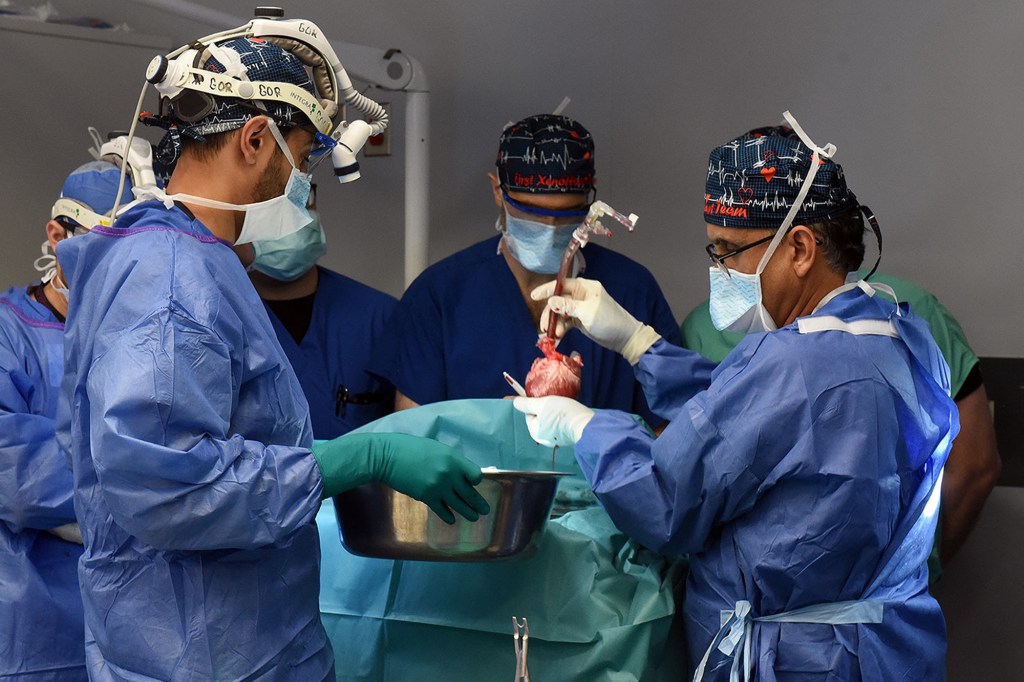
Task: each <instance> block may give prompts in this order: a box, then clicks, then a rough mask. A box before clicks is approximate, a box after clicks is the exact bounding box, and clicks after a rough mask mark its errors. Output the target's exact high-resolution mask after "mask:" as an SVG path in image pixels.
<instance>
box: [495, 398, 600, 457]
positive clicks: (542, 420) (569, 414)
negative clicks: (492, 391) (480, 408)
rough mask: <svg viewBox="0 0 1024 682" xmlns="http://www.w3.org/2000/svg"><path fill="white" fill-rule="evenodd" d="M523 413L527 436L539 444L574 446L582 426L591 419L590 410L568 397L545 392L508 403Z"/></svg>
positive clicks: (583, 427) (591, 413)
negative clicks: (527, 431)
mask: <svg viewBox="0 0 1024 682" xmlns="http://www.w3.org/2000/svg"><path fill="white" fill-rule="evenodd" d="M512 404H513V405H514V406H515V408H516V409H517V410H519V411H520V412H522V413H523V414H525V415H526V428H528V429H529V430H530V436H532V437H533V439H534V440H535V441H537V442H538V443H540V444H541V445H547V446H548V447H554V446H556V445H575V444H576V442H577V441H578V440H579V439H580V437H582V436H583V429H585V428H586V427H587V424H589V423H590V420H591V419H593V418H594V411H593V410H592V409H590V408H589V407H587V406H585V405H581V404H580V403H578V402H576V401H575V400H573V399H572V398H564V397H562V396H560V395H549V396H545V397H543V398H522V397H520V398H516V399H515V400H514V401H513V403H512Z"/></svg>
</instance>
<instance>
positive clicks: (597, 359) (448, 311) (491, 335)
mask: <svg viewBox="0 0 1024 682" xmlns="http://www.w3.org/2000/svg"><path fill="white" fill-rule="evenodd" d="M500 239H501V237H500V236H497V237H493V238H491V239H487V240H485V241H482V242H480V243H478V244H474V245H473V246H470V247H469V248H467V249H464V250H462V251H460V252H458V253H456V254H454V255H452V256H449V257H448V258H446V259H444V260H442V261H440V262H439V263H436V264H434V265H433V266H431V267H430V268H428V269H427V270H425V271H424V272H423V274H421V275H420V276H419V277H418V278H417V279H416V281H414V282H413V283H412V285H410V287H409V289H408V290H407V291H406V292H405V295H404V296H402V300H401V301H400V302H399V304H398V308H397V310H396V312H395V315H394V316H393V317H392V322H391V324H390V325H389V327H388V332H387V335H386V336H385V338H384V339H383V340H382V342H381V345H380V348H379V351H378V353H376V354H375V355H374V356H373V357H372V359H371V366H370V369H371V370H372V371H374V372H376V373H378V374H380V375H381V376H383V377H386V378H387V379H388V380H390V381H391V383H392V384H394V386H395V388H397V389H398V390H399V391H401V392H402V393H403V394H405V395H406V396H408V397H409V398H411V399H412V400H414V401H415V402H417V403H419V404H420V405H425V404H427V403H434V402H438V401H441V400H458V399H462V398H501V397H504V396H507V395H511V394H512V391H511V389H510V388H509V387H508V384H506V383H505V380H504V378H503V377H502V372H503V371H506V372H508V373H510V374H511V375H512V376H513V377H515V378H516V379H518V380H519V381H520V383H522V382H524V381H525V379H526V374H527V372H529V371H530V367H531V365H532V364H533V361H534V360H535V359H537V358H539V357H541V355H540V351H538V350H537V347H536V345H537V328H536V326H535V325H534V323H533V318H532V316H531V315H530V311H529V308H527V305H526V302H525V301H524V300H523V295H522V293H521V292H520V290H519V284H518V283H517V282H516V279H515V277H514V276H513V274H512V271H511V270H510V269H509V267H508V264H507V263H506V262H505V258H504V256H502V255H501V254H499V253H497V248H498V240H500ZM582 253H583V254H584V255H585V259H586V269H585V271H584V272H581V273H580V275H581V276H585V277H587V278H588V279H596V280H598V281H600V282H601V283H602V284H604V286H605V288H606V289H607V290H608V293H610V294H611V295H612V297H614V298H615V300H616V301H618V302H619V303H620V304H622V307H624V308H625V309H626V310H628V311H629V312H630V313H632V314H633V316H634V317H636V318H637V319H638V320H640V321H641V322H643V323H645V324H648V325H650V326H652V327H654V329H655V330H656V331H657V332H658V333H659V334H661V335H662V336H663V337H664V338H666V339H668V340H669V341H671V342H672V343H675V344H678V343H680V341H681V338H680V336H679V326H678V325H677V324H676V321H675V318H674V317H673V316H672V311H671V310H670V309H669V306H668V303H667V302H666V301H665V297H664V295H663V294H662V293H661V289H660V288H659V287H658V283H657V282H656V281H655V280H654V277H653V276H651V273H650V272H648V271H647V269H646V268H644V267H643V266H642V265H640V264H639V263H636V262H635V261H632V260H630V259H629V258H626V257H625V256H623V255H621V254H618V253H615V252H614V251H611V250H609V249H605V248H603V247H601V246H600V245H598V244H594V243H591V244H589V245H588V246H587V247H586V248H585V249H584V250H583V251H582ZM552 278H553V276H552ZM558 350H559V351H560V352H562V353H565V354H566V355H568V354H569V353H571V352H572V351H578V352H579V353H580V355H581V356H582V358H583V381H582V387H581V391H580V395H579V400H580V402H582V403H584V404H586V405H589V406H591V407H598V408H615V409H619V410H625V411H627V412H632V413H634V414H639V415H640V416H641V417H644V418H645V419H647V420H648V421H651V420H652V419H654V417H653V415H652V413H651V411H650V410H649V409H648V407H647V403H646V402H645V399H644V395H643V390H642V389H641V387H640V385H639V384H638V383H637V381H636V379H635V377H634V376H633V369H632V367H630V365H629V363H628V362H627V361H626V360H624V359H623V358H622V356H620V355H619V354H618V353H614V352H612V351H609V350H606V349H604V348H602V347H601V346H599V345H597V344H596V343H594V342H593V341H591V340H590V339H588V338H587V337H585V336H584V335H583V334H582V333H581V332H580V331H579V330H577V329H572V330H570V331H569V333H568V334H566V336H565V338H564V339H563V340H562V342H561V343H560V344H559V346H558Z"/></svg>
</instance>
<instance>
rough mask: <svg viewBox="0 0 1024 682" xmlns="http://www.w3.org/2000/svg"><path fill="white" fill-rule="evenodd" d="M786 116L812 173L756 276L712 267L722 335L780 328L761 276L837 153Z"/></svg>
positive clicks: (714, 308)
mask: <svg viewBox="0 0 1024 682" xmlns="http://www.w3.org/2000/svg"><path fill="white" fill-rule="evenodd" d="M782 115H783V117H785V119H786V121H787V122H788V123H789V125H790V127H792V128H793V131H794V132H796V134H797V135H798V136H799V137H800V140H801V141H802V142H803V143H804V144H805V145H807V146H808V148H810V149H811V150H813V154H812V157H811V165H810V170H809V171H808V173H807V177H806V178H804V182H803V184H802V185H801V186H800V191H799V192H798V193H797V195H796V199H795V200H794V201H793V205H792V206H791V207H790V209H789V212H788V213H786V217H785V218H784V219H783V221H782V224H781V225H780V226H779V229H778V230H777V231H776V232H775V237H774V238H773V239H772V240H771V242H770V243H769V244H768V249H767V250H766V251H765V252H764V255H763V256H761V261H760V262H759V263H758V264H757V270H756V271H755V272H754V273H753V274H748V273H743V272H737V271H735V270H733V269H732V268H729V270H728V272H726V271H725V270H723V269H721V268H719V267H718V266H717V265H713V266H711V297H710V301H709V307H710V310H711V323H712V324H714V325H715V328H716V329H718V330H721V331H730V332H739V333H741V334H751V333H753V332H766V331H771V330H773V329H776V328H777V327H778V325H777V324H776V322H775V320H773V319H772V316H771V315H769V314H768V310H767V309H766V308H765V307H764V303H763V300H762V299H763V291H762V290H761V273H762V272H764V269H765V267H766V266H767V265H768V261H769V260H771V257H772V255H773V254H774V253H775V250H776V249H778V248H779V244H781V243H782V240H783V238H785V236H786V233H787V232H789V227H790V225H792V224H793V220H794V219H795V218H796V215H797V213H799V212H800V207H801V206H802V205H803V201H804V199H805V198H806V197H807V193H808V192H809V191H810V189H811V185H812V184H813V183H814V176H815V175H817V174H818V168H819V165H820V164H819V163H818V158H819V157H825V158H832V157H833V156H834V155H835V153H836V148H835V145H833V144H826V145H825V146H824V147H819V146H817V145H816V144H814V142H812V141H811V138H809V137H808V136H807V133H805V132H804V130H803V128H801V127H800V124H799V123H797V122H796V119H795V118H793V116H792V115H791V114H790V113H789V112H788V111H787V112H785V113H783V114H782Z"/></svg>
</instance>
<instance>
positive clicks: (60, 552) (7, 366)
mask: <svg viewBox="0 0 1024 682" xmlns="http://www.w3.org/2000/svg"><path fill="white" fill-rule="evenodd" d="M63 375H64V325H63V324H62V323H60V322H58V321H57V320H56V319H54V317H53V314H52V313H51V312H50V311H49V310H48V309H47V308H46V307H44V306H43V305H41V304H39V303H37V302H36V301H33V300H32V299H31V298H29V296H28V294H27V292H26V291H25V289H21V288H14V289H9V290H8V291H6V292H5V293H4V294H2V295H0V678H2V679H5V680H26V681H27V680H40V681H42V680H52V681H56V682H63V681H64V680H85V679H86V673H85V650H84V646H83V631H82V598H81V597H80V596H79V593H78V574H77V571H78V557H79V556H81V554H82V548H81V546H80V545H76V544H74V543H71V542H66V541H64V540H61V539H60V538H58V537H57V536H55V535H52V534H50V533H48V532H47V531H46V529H50V528H56V527H57V526H62V525H64V524H66V523H73V522H74V521H75V511H74V508H73V502H72V493H71V468H70V467H69V466H68V461H67V458H66V457H65V456H64V455H63V454H62V453H61V452H60V450H59V449H58V447H57V440H56V438H55V434H54V423H55V422H54V420H55V416H56V413H57V399H58V396H59V394H60V382H61V377H62V376H63Z"/></svg>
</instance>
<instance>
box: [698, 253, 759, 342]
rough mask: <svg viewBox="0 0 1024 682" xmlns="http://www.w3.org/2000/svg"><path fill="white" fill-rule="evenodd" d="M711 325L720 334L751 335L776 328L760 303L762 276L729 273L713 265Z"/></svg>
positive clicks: (732, 271)
mask: <svg viewBox="0 0 1024 682" xmlns="http://www.w3.org/2000/svg"><path fill="white" fill-rule="evenodd" d="M710 272H711V299H710V301H709V302H708V307H709V308H710V310H711V324H713V325H715V329H718V330H719V331H730V332H738V333H741V334H751V333H753V332H767V331H771V330H773V329H775V328H776V324H775V320H773V319H772V316H771V315H769V314H768V310H767V309H765V307H764V305H763V304H762V303H761V275H760V273H754V274H747V273H745V272H737V271H735V270H729V272H728V273H726V272H725V270H724V269H722V268H719V267H718V266H717V265H712V266H711V268H710Z"/></svg>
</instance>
